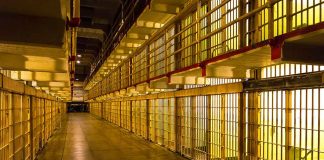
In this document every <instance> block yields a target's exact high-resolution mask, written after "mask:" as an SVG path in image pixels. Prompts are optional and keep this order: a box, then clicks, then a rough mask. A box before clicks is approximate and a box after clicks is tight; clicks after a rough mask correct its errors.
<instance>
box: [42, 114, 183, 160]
mask: <svg viewBox="0 0 324 160" xmlns="http://www.w3.org/2000/svg"><path fill="white" fill-rule="evenodd" d="M38 159H39V160H60V159H65V160H73V159H74V160H108V159H111V160H119V159H122V160H145V159H150V160H151V159H156V160H158V159H161V160H162V159H163V160H164V159H167V160H175V159H185V158H183V157H181V156H179V155H177V154H176V153H173V152H171V151H168V150H167V149H165V148H163V147H161V146H158V145H156V144H153V143H150V142H148V141H145V140H144V139H142V138H140V137H137V136H135V135H133V134H131V133H128V132H127V131H125V130H123V129H121V128H119V127H116V126H114V125H111V124H108V123H107V122H104V121H101V120H98V119H96V118H94V117H92V116H91V115H90V114H88V113H70V114H68V116H67V120H65V121H63V123H62V128H61V129H60V130H58V131H57V132H56V133H55V134H54V136H53V137H52V138H51V139H50V141H49V142H48V144H47V145H46V147H45V149H44V150H43V151H42V152H41V153H40V154H39V156H38Z"/></svg>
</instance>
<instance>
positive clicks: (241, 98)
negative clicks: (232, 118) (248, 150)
mask: <svg viewBox="0 0 324 160" xmlns="http://www.w3.org/2000/svg"><path fill="white" fill-rule="evenodd" d="M244 104H245V103H244V93H243V92H241V93H239V94H238V111H237V112H238V159H239V160H242V159H243V153H244V144H245V143H244V127H245V125H244V115H245V110H244Z"/></svg>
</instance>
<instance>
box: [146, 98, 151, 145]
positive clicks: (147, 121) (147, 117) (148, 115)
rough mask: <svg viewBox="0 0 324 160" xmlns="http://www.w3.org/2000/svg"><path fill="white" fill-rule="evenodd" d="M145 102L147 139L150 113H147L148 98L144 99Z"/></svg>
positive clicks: (147, 137) (147, 136)
mask: <svg viewBox="0 0 324 160" xmlns="http://www.w3.org/2000/svg"><path fill="white" fill-rule="evenodd" d="M145 103H146V106H145V107H146V138H145V139H147V140H149V139H150V138H149V135H150V127H149V126H150V113H149V105H150V104H149V100H148V99H145Z"/></svg>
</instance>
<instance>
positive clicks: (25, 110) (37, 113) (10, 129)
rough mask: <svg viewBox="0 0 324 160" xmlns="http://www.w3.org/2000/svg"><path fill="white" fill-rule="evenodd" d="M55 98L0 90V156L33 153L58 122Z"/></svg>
mask: <svg viewBox="0 0 324 160" xmlns="http://www.w3.org/2000/svg"><path fill="white" fill-rule="evenodd" d="M54 102H55V101H52V100H47V99H43V98H37V97H33V96H28V95H22V94H16V93H11V92H7V91H2V90H0V122H1V123H0V159H1V160H9V159H21V160H28V159H34V158H35V157H36V154H37V153H38V151H39V150H40V149H41V148H43V147H44V145H45V143H46V142H47V141H48V139H49V137H51V135H52V134H53V132H54V130H55V129H56V128H57V126H58V124H59V121H58V117H60V113H58V112H57V111H58V105H56V104H60V103H59V102H55V103H54ZM60 105H61V104H60ZM61 107H62V108H61V109H63V105H61Z"/></svg>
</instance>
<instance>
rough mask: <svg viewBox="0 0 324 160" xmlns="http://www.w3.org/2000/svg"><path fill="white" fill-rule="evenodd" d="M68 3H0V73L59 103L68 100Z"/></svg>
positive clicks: (14, 0)
mask: <svg viewBox="0 0 324 160" xmlns="http://www.w3.org/2000/svg"><path fill="white" fill-rule="evenodd" d="M69 5H70V3H69V1H68V0H46V1H43V0H24V1H20V0H5V1H0V21H1V23H0V28H1V29H0V69H1V70H7V71H10V72H11V74H10V75H11V76H10V77H11V78H13V79H16V80H19V81H26V82H31V83H29V84H32V86H34V87H36V88H38V89H42V90H44V91H46V92H47V93H51V94H52V95H55V96H57V97H61V98H62V99H64V98H68V97H70V76H69V73H68V72H69V71H68V70H69V69H68V52H69V51H68V46H69V42H68V41H67V37H68V34H67V30H66V21H67V16H68V15H69V14H70V12H69V10H70V6H69Z"/></svg>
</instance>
